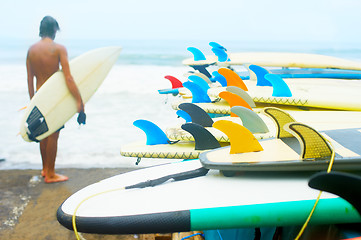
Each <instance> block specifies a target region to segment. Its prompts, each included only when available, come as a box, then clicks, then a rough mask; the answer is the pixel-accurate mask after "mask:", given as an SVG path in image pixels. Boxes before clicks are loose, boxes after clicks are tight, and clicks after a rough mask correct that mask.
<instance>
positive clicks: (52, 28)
mask: <svg viewBox="0 0 361 240" xmlns="http://www.w3.org/2000/svg"><path fill="white" fill-rule="evenodd" d="M58 30H60V28H59V24H58V22H57V21H56V20H55V19H54V18H53V17H50V16H46V17H44V18H43V20H41V23H40V32H39V36H40V37H42V38H43V37H49V38H51V39H54V38H55V34H56V32H57V31H58Z"/></svg>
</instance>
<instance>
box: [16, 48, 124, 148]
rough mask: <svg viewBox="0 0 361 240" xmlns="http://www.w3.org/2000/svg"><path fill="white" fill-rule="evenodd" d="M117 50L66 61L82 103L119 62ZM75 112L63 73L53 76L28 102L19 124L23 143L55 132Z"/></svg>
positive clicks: (111, 49) (59, 72)
mask: <svg viewBox="0 0 361 240" xmlns="http://www.w3.org/2000/svg"><path fill="white" fill-rule="evenodd" d="M120 51H121V48H120V47H104V48H99V49H96V50H92V51H89V52H87V53H84V54H82V55H81V56H78V57H76V58H74V59H73V60H71V61H70V62H69V66H70V71H71V74H72V76H73V78H74V81H75V83H76V84H77V86H78V88H79V91H80V94H81V96H82V99H83V102H84V103H86V102H87V101H88V100H89V99H90V97H91V96H92V95H93V94H94V93H95V92H96V90H97V89H98V87H99V86H100V85H101V83H102V82H103V80H104V79H105V77H106V76H107V74H108V73H109V71H110V69H111V68H112V66H113V65H114V63H115V62H116V60H117V59H118V56H119V54H120ZM76 112H77V109H76V104H75V100H74V98H73V97H72V95H71V94H70V92H69V90H68V88H67V86H66V83H65V79H64V74H63V73H62V71H58V72H56V73H54V74H53V75H52V76H51V77H50V78H49V79H48V80H47V81H46V82H45V83H44V84H43V86H42V87H41V88H40V89H39V91H38V92H37V93H36V94H35V95H34V97H33V98H32V100H31V101H30V103H29V105H28V107H27V108H26V110H25V113H24V116H23V118H22V120H21V123H20V133H21V136H22V138H23V139H24V140H25V141H40V140H42V139H44V138H46V137H47V136H49V135H50V134H52V133H54V132H55V131H57V130H58V129H59V128H60V127H61V126H63V125H64V124H65V122H67V121H68V120H69V119H70V118H71V117H72V116H73V115H74V114H75V113H76Z"/></svg>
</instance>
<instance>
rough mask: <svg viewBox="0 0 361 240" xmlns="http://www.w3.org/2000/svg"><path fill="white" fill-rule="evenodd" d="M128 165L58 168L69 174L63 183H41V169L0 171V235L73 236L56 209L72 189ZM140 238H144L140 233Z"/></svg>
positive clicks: (92, 236)
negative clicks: (102, 167)
mask: <svg viewBox="0 0 361 240" xmlns="http://www.w3.org/2000/svg"><path fill="white" fill-rule="evenodd" d="M130 170H131V169H117V168H106V169H96V168H94V169H59V170H58V171H57V172H58V173H60V174H64V175H67V176H69V180H68V181H66V182H62V183H52V184H46V183H44V181H43V179H42V177H41V176H40V170H1V171H0V191H1V192H0V206H1V207H0V220H1V221H0V239H8V240H12V239H14V240H15V239H17V240H18V239H32V240H33V239H39V240H40V239H47V240H57V239H62V240H64V239H72V240H73V239H76V238H75V235H74V232H73V231H70V230H68V229H66V228H64V227H63V226H62V225H60V224H59V223H58V221H57V219H56V210H57V209H58V207H59V206H60V205H61V203H62V202H63V201H64V200H65V199H67V198H68V197H69V196H70V195H71V194H73V193H74V192H76V191H78V190H80V189H82V188H83V187H85V186H87V185H89V184H92V183H95V182H97V181H100V180H102V179H105V178H108V177H111V176H114V175H117V174H120V173H123V172H127V171H130ZM83 236H84V237H85V238H86V239H87V240H92V239H106V240H108V239H109V240H113V239H124V240H133V239H136V237H137V236H134V235H119V236H115V235H95V234H83ZM141 238H144V236H143V237H141Z"/></svg>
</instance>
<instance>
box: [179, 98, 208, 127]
mask: <svg viewBox="0 0 361 240" xmlns="http://www.w3.org/2000/svg"><path fill="white" fill-rule="evenodd" d="M178 108H179V109H182V110H183V111H185V112H186V113H188V114H189V116H190V117H191V119H192V121H190V122H193V123H197V124H199V125H201V126H203V127H212V125H213V120H212V118H211V117H210V116H209V115H208V114H207V113H206V112H205V111H204V110H203V109H202V108H200V107H198V106H197V105H195V104H193V103H182V104H179V106H178Z"/></svg>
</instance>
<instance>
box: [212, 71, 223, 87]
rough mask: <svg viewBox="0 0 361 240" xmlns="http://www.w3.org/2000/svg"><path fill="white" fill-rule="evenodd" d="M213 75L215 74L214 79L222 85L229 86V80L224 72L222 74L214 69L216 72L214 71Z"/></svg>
mask: <svg viewBox="0 0 361 240" xmlns="http://www.w3.org/2000/svg"><path fill="white" fill-rule="evenodd" d="M212 75H213V79H214V81H216V82H219V83H220V84H221V86H222V87H227V80H226V78H225V77H224V76H223V75H222V74H220V73H219V72H217V71H214V72H212Z"/></svg>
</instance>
